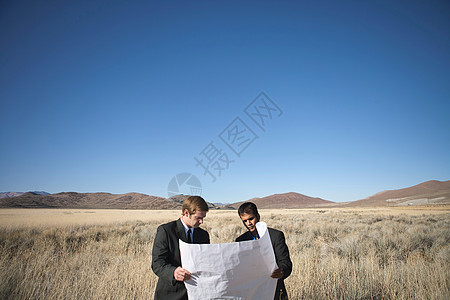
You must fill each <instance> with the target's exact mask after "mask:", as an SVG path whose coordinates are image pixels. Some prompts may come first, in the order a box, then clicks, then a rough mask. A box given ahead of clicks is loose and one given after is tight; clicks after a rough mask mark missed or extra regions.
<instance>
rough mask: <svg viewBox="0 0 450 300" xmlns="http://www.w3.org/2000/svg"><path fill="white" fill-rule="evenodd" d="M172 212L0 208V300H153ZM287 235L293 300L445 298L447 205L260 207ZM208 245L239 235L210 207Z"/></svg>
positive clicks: (234, 221) (449, 280) (449, 233)
mask: <svg viewBox="0 0 450 300" xmlns="http://www.w3.org/2000/svg"><path fill="white" fill-rule="evenodd" d="M178 215H179V212H178V211H128V210H127V211H120V210H63V209H61V210H56V209H54V210H47V209H42V210H40V209H34V210H33V209H31V210H27V209H2V210H0V299H152V297H153V291H154V288H155V284H156V276H155V275H154V274H153V272H152V270H151V268H150V265H151V252H152V243H153V239H154V236H155V233H156V227H157V226H158V225H159V224H161V223H163V222H167V221H170V220H173V219H175V218H177V217H178ZM261 215H262V220H263V221H265V222H266V223H267V224H268V225H269V226H271V227H274V228H277V229H280V230H282V231H284V233H285V235H286V239H287V243H288V246H289V249H290V252H291V259H292V261H293V264H294V269H293V272H292V275H291V276H290V277H289V278H288V279H287V280H286V285H287V288H288V292H289V295H290V298H291V299H450V218H449V216H450V211H449V210H448V208H445V207H443V208H440V209H429V208H417V207H415V208H408V207H405V208H401V209H398V208H397V209H394V208H392V209H389V208H383V209H369V208H367V209H308V210H272V211H261ZM203 228H205V229H207V230H208V231H209V232H210V236H211V242H213V243H221V242H232V241H233V240H234V238H235V237H237V236H238V235H239V234H241V233H242V232H243V231H244V228H243V226H242V224H241V223H240V221H239V217H238V216H237V213H236V211H211V212H210V213H208V216H207V218H206V219H205V224H204V225H203Z"/></svg>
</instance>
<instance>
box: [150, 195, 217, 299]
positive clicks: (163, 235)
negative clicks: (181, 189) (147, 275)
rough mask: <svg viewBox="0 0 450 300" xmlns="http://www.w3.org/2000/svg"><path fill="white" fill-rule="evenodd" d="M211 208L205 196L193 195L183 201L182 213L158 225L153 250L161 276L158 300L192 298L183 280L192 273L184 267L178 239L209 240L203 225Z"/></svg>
mask: <svg viewBox="0 0 450 300" xmlns="http://www.w3.org/2000/svg"><path fill="white" fill-rule="evenodd" d="M208 210H209V209H208V204H207V203H206V201H205V200H204V199H203V198H202V197H200V196H189V197H187V198H186V199H185V200H184V202H183V207H182V215H181V217H180V218H179V219H178V220H176V221H172V222H169V223H166V224H163V225H160V226H159V227H158V229H157V231H156V237H155V241H154V242H153V251H152V270H153V272H154V273H155V274H156V275H157V276H158V277H159V278H158V283H157V285H156V289H155V298H154V299H155V300H163V299H167V300H178V299H179V300H181V299H183V300H184V299H188V296H187V291H186V287H185V286H184V283H183V281H185V280H189V279H190V278H191V273H190V272H189V271H188V270H186V269H184V268H182V267H181V258H180V249H179V242H178V240H179V239H180V240H182V241H183V242H186V243H193V244H209V234H208V232H207V231H205V230H203V229H201V228H199V226H200V225H201V224H203V218H205V217H206V213H207V212H208Z"/></svg>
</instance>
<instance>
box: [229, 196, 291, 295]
mask: <svg viewBox="0 0 450 300" xmlns="http://www.w3.org/2000/svg"><path fill="white" fill-rule="evenodd" d="M238 214H239V217H240V218H241V220H242V223H244V226H245V227H246V228H247V229H248V231H247V232H246V233H244V234H242V235H241V236H239V237H238V238H237V239H236V242H242V241H249V240H257V239H259V234H258V230H257V229H256V223H258V222H259V220H260V216H259V213H258V208H257V207H256V205H255V204H254V203H252V202H245V203H243V204H242V205H241V206H240V207H239V209H238ZM267 230H268V231H269V236H270V240H271V242H272V248H273V252H274V253H275V260H276V262H277V265H278V269H276V270H274V271H273V272H272V275H271V277H272V278H278V281H277V288H276V291H275V297H274V299H277V300H278V299H283V300H287V299H288V295H287V292H286V287H285V285H284V279H285V278H287V277H288V276H289V275H290V274H291V272H292V262H291V259H290V257H289V249H288V247H287V245H286V241H285V238H284V234H283V232H282V231H279V230H276V229H273V228H267Z"/></svg>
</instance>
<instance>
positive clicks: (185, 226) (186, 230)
mask: <svg viewBox="0 0 450 300" xmlns="http://www.w3.org/2000/svg"><path fill="white" fill-rule="evenodd" d="M180 220H181V224H183V227H184V233H185V234H186V236H187V232H188V230H189V227H188V226H187V225H186V224H185V223H184V221H183V217H181V218H180ZM194 229H195V228H194V227H191V234H192V235H191V236H192V237H194Z"/></svg>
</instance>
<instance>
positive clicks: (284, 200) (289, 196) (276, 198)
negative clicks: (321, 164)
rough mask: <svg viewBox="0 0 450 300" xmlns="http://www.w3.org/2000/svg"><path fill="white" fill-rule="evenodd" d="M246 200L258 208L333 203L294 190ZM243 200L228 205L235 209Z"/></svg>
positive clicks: (313, 205) (298, 206) (301, 206)
mask: <svg viewBox="0 0 450 300" xmlns="http://www.w3.org/2000/svg"><path fill="white" fill-rule="evenodd" d="M248 201H251V202H253V203H255V204H256V206H258V208H307V207H321V206H329V205H331V204H334V202H332V201H328V200H324V199H321V198H313V197H309V196H306V195H302V194H299V193H294V192H291V193H284V194H275V195H270V196H267V197H263V198H252V199H250V200H248ZM244 202H245V201H242V202H237V203H233V204H230V206H232V207H234V208H236V209H237V208H239V206H240V205H241V204H242V203H244Z"/></svg>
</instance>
